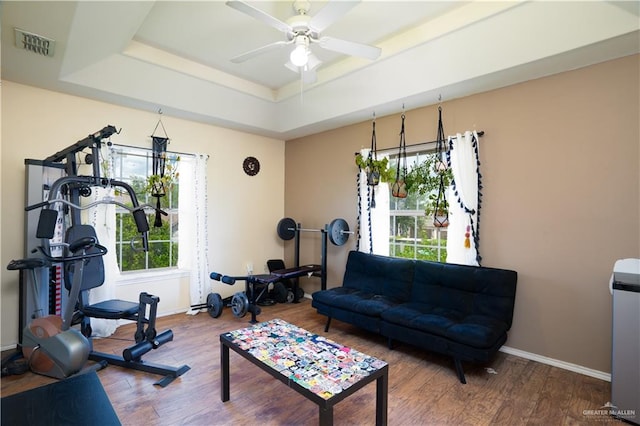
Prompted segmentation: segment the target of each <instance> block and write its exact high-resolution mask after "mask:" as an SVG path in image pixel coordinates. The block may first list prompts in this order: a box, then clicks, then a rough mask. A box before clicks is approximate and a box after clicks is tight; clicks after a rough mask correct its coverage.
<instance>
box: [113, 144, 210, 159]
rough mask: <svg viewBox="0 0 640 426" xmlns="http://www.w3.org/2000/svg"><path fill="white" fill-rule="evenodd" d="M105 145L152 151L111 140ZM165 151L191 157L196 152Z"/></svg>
mask: <svg viewBox="0 0 640 426" xmlns="http://www.w3.org/2000/svg"><path fill="white" fill-rule="evenodd" d="M107 145H113V146H121V147H123V148H133V149H141V150H147V151H152V150H153V149H152V148H145V147H143V146H134V145H125V144H121V143H113V142H107ZM167 152H168V153H169V154H178V155H190V156H192V157H195V156H196V155H198V154H195V153H193V152H180V151H171V150H169V149H168V150H167ZM206 155H207V158H209V154H206Z"/></svg>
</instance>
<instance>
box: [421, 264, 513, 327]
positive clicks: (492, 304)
mask: <svg viewBox="0 0 640 426" xmlns="http://www.w3.org/2000/svg"><path fill="white" fill-rule="evenodd" d="M516 281H517V274H516V272H515V271H510V270H506V269H496V268H486V267H475V266H466V265H454V264H445V263H437V262H429V261H417V262H416V265H415V277H414V282H413V288H412V292H411V302H417V303H423V304H426V305H433V306H439V307H441V308H445V309H448V310H450V311H457V312H459V313H460V314H462V315H464V316H469V315H477V316H480V317H489V318H494V319H495V320H497V321H499V322H503V323H505V324H506V325H507V329H508V328H510V327H511V321H512V318H513V306H514V300H515V293H516Z"/></svg>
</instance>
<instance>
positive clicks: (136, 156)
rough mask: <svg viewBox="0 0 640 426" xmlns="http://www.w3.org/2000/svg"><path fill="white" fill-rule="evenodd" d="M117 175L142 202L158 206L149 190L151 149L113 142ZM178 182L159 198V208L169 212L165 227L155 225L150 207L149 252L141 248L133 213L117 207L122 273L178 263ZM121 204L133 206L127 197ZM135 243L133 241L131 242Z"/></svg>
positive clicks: (117, 233) (171, 266)
mask: <svg viewBox="0 0 640 426" xmlns="http://www.w3.org/2000/svg"><path fill="white" fill-rule="evenodd" d="M111 152H112V154H111V155H112V161H113V173H114V178H115V179H117V180H121V181H123V182H126V183H128V184H129V185H131V187H132V188H133V189H134V191H135V193H136V196H137V198H138V202H139V203H140V204H145V203H148V204H151V205H153V206H156V202H157V199H158V198H156V197H152V196H151V195H150V194H149V193H148V192H147V191H146V190H145V187H146V179H147V176H149V175H151V174H153V170H152V169H153V166H152V164H153V158H152V151H151V150H150V149H142V148H132V147H122V146H118V145H114V146H113V149H112V151H111ZM177 158H178V157H177V156H175V155H172V154H171V153H167V161H168V162H169V161H172V162H174V163H175V162H176V161H177ZM179 186H180V185H179V182H176V183H175V184H174V185H173V186H172V188H171V190H170V191H167V194H166V195H165V196H163V197H160V208H161V209H162V210H164V211H165V212H167V216H164V215H161V219H162V226H161V227H154V226H153V224H154V221H155V216H156V215H155V213H154V212H153V211H152V210H148V214H147V220H148V222H149V227H150V230H149V233H148V238H149V251H147V252H145V251H143V250H141V248H142V247H141V241H140V234H139V233H138V230H137V228H136V225H135V222H134V220H133V216H132V215H131V213H130V212H129V211H127V210H126V209H124V208H122V207H117V209H116V251H117V258H118V265H119V267H120V270H121V271H122V272H127V271H140V270H150V269H157V268H175V267H177V263H178V225H179V220H178V219H179V216H178V191H179ZM120 201H121V202H122V203H124V204H127V205H130V204H131V202H130V200H129V197H128V196H124V197H123V199H122V200H120ZM132 242H133V244H132Z"/></svg>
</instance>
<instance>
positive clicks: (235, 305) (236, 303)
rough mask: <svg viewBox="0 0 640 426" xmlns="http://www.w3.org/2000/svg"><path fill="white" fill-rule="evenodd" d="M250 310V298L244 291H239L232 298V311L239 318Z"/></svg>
mask: <svg viewBox="0 0 640 426" xmlns="http://www.w3.org/2000/svg"><path fill="white" fill-rule="evenodd" d="M248 310H249V299H247V295H246V294H244V292H241V291H239V292H238V293H236V294H234V295H233V297H232V298H231V312H233V315H235V316H236V317H238V318H242V317H243V316H245V315H246V314H247V311H248Z"/></svg>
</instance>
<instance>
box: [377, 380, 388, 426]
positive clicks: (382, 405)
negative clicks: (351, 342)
mask: <svg viewBox="0 0 640 426" xmlns="http://www.w3.org/2000/svg"><path fill="white" fill-rule="evenodd" d="M388 391H389V370H388V368H387V369H385V372H384V374H383V375H382V376H380V377H378V378H377V379H376V425H377V426H386V425H387V394H388Z"/></svg>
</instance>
